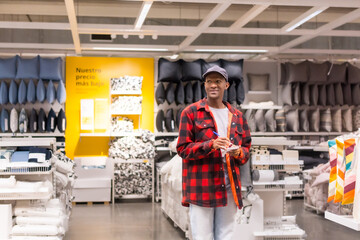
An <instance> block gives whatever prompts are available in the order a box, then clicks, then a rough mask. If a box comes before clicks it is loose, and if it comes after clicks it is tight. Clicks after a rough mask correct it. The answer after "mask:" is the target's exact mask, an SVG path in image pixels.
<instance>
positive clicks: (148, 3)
mask: <svg viewBox="0 0 360 240" xmlns="http://www.w3.org/2000/svg"><path fill="white" fill-rule="evenodd" d="M152 3H153V2H152V1H145V2H143V4H142V7H141V12H140V15H139V17H138V18H137V19H136V23H135V30H139V29H140V28H141V26H142V25H143V23H144V21H145V18H146V16H147V14H148V12H149V10H150V8H151V5H152Z"/></svg>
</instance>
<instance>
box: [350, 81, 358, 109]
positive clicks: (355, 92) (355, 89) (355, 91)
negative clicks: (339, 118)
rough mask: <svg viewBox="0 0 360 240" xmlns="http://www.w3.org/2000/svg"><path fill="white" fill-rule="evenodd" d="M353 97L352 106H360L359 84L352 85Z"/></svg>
mask: <svg viewBox="0 0 360 240" xmlns="http://www.w3.org/2000/svg"><path fill="white" fill-rule="evenodd" d="M351 86H352V88H351V97H352V104H353V105H356V106H358V105H360V94H359V92H360V85H359V84H354V85H351Z"/></svg>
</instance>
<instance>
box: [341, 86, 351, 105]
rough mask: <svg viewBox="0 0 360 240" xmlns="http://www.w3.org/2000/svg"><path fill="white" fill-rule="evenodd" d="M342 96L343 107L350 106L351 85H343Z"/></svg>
mask: <svg viewBox="0 0 360 240" xmlns="http://www.w3.org/2000/svg"><path fill="white" fill-rule="evenodd" d="M342 87H343V89H342V90H343V95H344V104H345V105H349V106H350V105H352V98H351V85H350V84H349V83H346V84H343V85H342Z"/></svg>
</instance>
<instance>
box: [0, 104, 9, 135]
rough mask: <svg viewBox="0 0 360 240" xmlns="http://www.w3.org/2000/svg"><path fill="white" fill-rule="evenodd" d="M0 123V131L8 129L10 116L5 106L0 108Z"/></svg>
mask: <svg viewBox="0 0 360 240" xmlns="http://www.w3.org/2000/svg"><path fill="white" fill-rule="evenodd" d="M0 123H1V131H2V132H7V131H9V124H10V117H9V113H8V111H7V110H6V109H5V108H3V109H2V110H1V115H0Z"/></svg>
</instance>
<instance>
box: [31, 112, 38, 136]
mask: <svg viewBox="0 0 360 240" xmlns="http://www.w3.org/2000/svg"><path fill="white" fill-rule="evenodd" d="M37 130H38V122H37V113H36V111H35V109H32V110H31V113H30V118H29V131H30V132H32V133H33V132H37Z"/></svg>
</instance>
